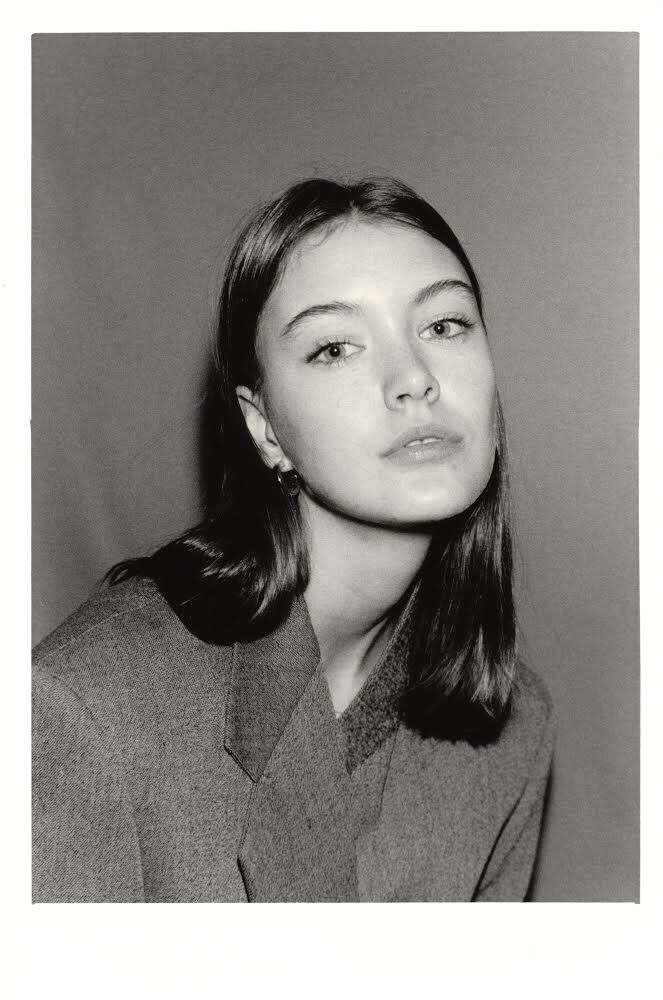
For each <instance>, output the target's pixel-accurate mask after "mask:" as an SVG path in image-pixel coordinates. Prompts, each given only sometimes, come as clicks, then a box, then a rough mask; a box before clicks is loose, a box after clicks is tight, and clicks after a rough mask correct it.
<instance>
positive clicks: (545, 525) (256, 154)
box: [32, 33, 638, 900]
mask: <svg viewBox="0 0 663 1000" xmlns="http://www.w3.org/2000/svg"><path fill="white" fill-rule="evenodd" d="M637 52H638V40H637V36H636V35H633V34H576V33H567V34H564V33H561V34H339V35H308V34H295V35H268V34H265V35H261V34H257V35H256V34H254V35H243V34H232V35H231V34H226V35H223V34H222V35H186V36H183V35H95V36H92V35H46V36H45V35H41V36H36V37H35V39H34V83H33V95H34V97H33V100H34V173H33V179H34V282H33V289H34V335H33V346H34V369H33V420H32V430H33V448H34V455H33V471H34V488H33V518H34V532H33V576H34V638H35V640H37V639H39V638H41V637H42V636H43V635H44V634H45V633H46V632H47V631H49V630H50V629H51V628H52V627H53V626H54V625H55V624H56V623H57V622H58V621H59V620H60V619H61V618H63V617H64V616H65V615H66V614H67V613H68V612H70V611H71V610H72V609H73V608H74V607H75V606H76V605H77V604H78V603H80V602H81V601H82V599H83V598H84V597H85V596H86V594H87V592H88V591H89V589H90V588H91V587H92V585H93V584H94V582H95V581H96V580H97V579H98V578H99V576H100V575H101V574H102V573H103V572H104V571H105V570H106V569H107V568H108V566H109V565H110V564H111V563H113V562H114V561H116V560H118V559H120V558H123V557H125V556H129V555H132V554H138V553H140V552H145V551H149V550H150V549H152V548H153V547H155V546H156V545H158V544H159V543H161V542H163V541H165V540H166V539H168V538H169V537H171V536H172V535H173V534H174V533H175V532H179V531H180V530H183V529H184V528H185V527H187V526H188V525H189V524H190V523H192V522H193V521H194V520H195V519H196V517H197V516H198V514H199V511H200V506H199V485H200V475H199V462H198V442H197V422H198V413H199V409H200V400H201V394H202V384H201V377H202V369H203V361H204V357H205V354H206V351H207V347H208V343H209V338H210V322H211V316H212V312H213V307H214V298H215V295H216V292H217V290H218V284H219V275H220V273H221V269H222V264H223V256H224V253H225V251H226V249H227V246H228V244H229V242H230V240H231V238H232V235H233V232H234V230H235V228H236V224H237V222H238V220H239V219H240V217H241V216H242V215H243V214H244V213H245V212H246V211H247V210H248V209H250V208H251V207H252V206H253V205H254V204H255V202H256V201H257V200H259V199H261V198H264V197H267V196H271V195H272V194H274V193H275V192H276V191H277V190H278V189H279V188H281V187H283V186H285V185H286V184H288V183H290V182H291V181H293V180H294V179H298V178H301V177H304V176H307V175H309V174H312V173H332V174H339V173H341V174H351V175H357V174H363V173H366V172H387V173H393V174H396V175H397V176H400V177H401V178H403V179H404V180H406V181H408V182H409V183H411V184H412V185H413V186H414V187H415V188H416V189H417V190H419V192H420V193H421V194H423V195H424V196H425V197H427V198H428V199H429V200H431V201H432V202H433V203H434V204H435V205H436V207H438V208H439V209H440V210H441V212H442V213H443V214H444V215H445V216H446V217H447V219H448V220H449V222H450V223H451V225H452V226H453V227H454V228H455V229H456V231H457V232H458V234H459V236H460V238H461V240H462V241H463V242H464V244H465V246H466V248H467V250H468V252H469V255H470V258H471V260H472V261H473V263H474V265H475V268H476V269H477V271H478V274H479V278H480V280H481V282H482V285H483V289H484V293H485V299H486V312H487V321H488V325H489V335H490V337H491V341H492V345H493V350H494V354H495V360H496V365H497V369H498V377H499V379H500V384H501V392H502V396H503V401H504V407H505V412H506V418H507V422H508V430H509V432H510V441H511V452H512V466H513V485H514V494H515V500H516V508H517V528H518V532H519V539H520V544H519V550H520V559H519V579H518V593H519V599H520V617H521V623H522V630H523V641H522V646H523V650H524V652H525V654H526V657H527V659H528V660H529V662H530V663H531V665H532V666H533V667H534V668H535V669H536V670H537V671H538V672H539V673H540V674H541V676H542V677H543V678H544V679H545V680H546V681H547V683H548V685H549V687H550V688H551V690H552V693H553V696H554V698H555V701H556V703H557V706H558V710H559V714H560V728H559V736H558V748H557V754H556V766H555V773H554V781H553V785H552V792H551V799H550V808H549V814H548V822H547V826H546V830H545V836H544V842H543V850H542V856H541V862H540V866H539V871H538V877H537V880H536V887H535V891H534V899H536V900H633V899H636V898H637V894H638V603H637V569H638V567H637V478H636V463H637V301H638V299H637V163H638V160H637V79H638V78H637Z"/></svg>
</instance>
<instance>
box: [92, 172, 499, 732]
mask: <svg viewBox="0 0 663 1000" xmlns="http://www.w3.org/2000/svg"><path fill="white" fill-rule="evenodd" d="M351 215H358V216H360V217H366V218H369V219H373V220H378V221H379V220H385V221H391V222H393V221H396V222H400V223H403V224H405V225H408V226H413V227H415V228H416V229H419V230H422V231H423V232H425V233H427V234H428V235H430V236H432V237H433V239H435V240H437V241H439V242H440V243H442V244H443V245H444V246H445V247H447V248H448V249H449V250H451V252H452V253H453V254H454V255H455V256H456V257H457V259H458V260H459V261H460V263H461V264H462V265H463V268H464V269H465V271H466V273H467V276H468V278H469V280H470V283H471V285H472V288H473V290H474V295H475V297H476V301H477V305H478V308H479V311H480V312H481V314H482V315H483V307H482V300H481V291H480V288H479V283H478V281H477V278H476V275H475V273H474V270H473V268H472V265H471V264H470V262H469V260H468V258H467V256H466V254H465V251H464V250H463V248H462V246H461V245H460V242H459V241H458V239H457V237H456V236H455V234H454V233H453V232H452V230H451V228H450V227H449V226H448V225H447V223H446V222H445V221H444V219H443V218H442V217H441V216H440V215H439V214H438V213H437V212H436V211H435V209H433V208H432V207H431V206H430V205H429V204H428V203H427V202H426V201H424V200H423V199H422V198H420V197H419V196H418V195H417V194H415V192H414V191H412V190H411V189H410V188H409V187H407V186H406V185H405V184H402V183H401V182H399V181H396V180H394V179H392V178H388V177H385V178H368V179H365V180H362V181H360V182H358V183H355V184H341V183H337V182H334V181H331V180H324V179H312V180H307V181H303V182H301V183H299V184H295V185H293V186H292V187H290V188H289V189H288V190H287V191H285V193H284V194H282V195H281V196H280V197H279V198H277V199H276V200H274V201H272V202H270V203H269V204H267V205H265V206H263V207H261V208H260V209H259V210H257V211H256V212H255V214H254V215H253V216H252V217H251V218H250V219H249V221H248V223H247V224H246V226H245V227H244V229H243V230H242V232H241V233H240V235H239V237H238V239H237V240H236V242H235V245H234V248H233V250H232V253H231V255H230V259H229V262H228V266H227V269H226V274H225V279H224V282H223V289H222V292H221V299H220V308H219V322H218V335H217V340H216V346H215V364H216V373H217V379H216V388H215V391H216V393H217V394H218V413H219V421H218V426H217V428H216V433H218V454H219V456H220V461H221V463H222V470H221V473H222V474H221V476H220V477H219V483H220V489H219V491H218V496H217V497H216V498H215V501H214V502H213V503H211V505H210V506H209V509H208V511H207V514H206V516H205V518H204V520H203V521H202V522H201V523H200V524H199V525H198V526H197V527H195V528H194V529H193V530H191V531H189V532H187V533H186V534H184V535H182V536H181V537H180V538H177V539H175V540H174V541H172V542H170V543H169V544H167V545H165V546H164V547H163V548H161V549H159V550H158V551H157V552H156V553H155V554H154V555H152V556H150V557H147V558H144V559H134V560H128V561H126V562H124V563H120V564H119V565H118V566H116V567H114V568H113V569H112V570H111V571H110V573H109V575H108V576H109V579H110V581H111V582H117V581H119V580H121V579H124V578H126V577H128V576H132V575H146V576H150V577H152V578H153V579H154V580H155V582H156V584H157V586H158V587H159V589H160V591H161V592H162V593H163V595H164V596H165V598H166V599H167V601H168V602H169V604H170V605H171V607H172V608H173V610H174V611H175V612H176V613H177V615H178V616H179V617H180V619H181V620H182V622H183V623H184V624H185V625H186V627H187V628H188V629H189V630H190V631H191V632H193V633H194V634H195V635H197V636H198V637H200V638H202V639H204V640H205V641H208V642H213V643H230V642H233V641H236V640H238V639H239V640H247V639H251V638H256V637H258V636H261V635H265V634H267V633H269V632H271V631H272V630H273V629H274V628H276V626H277V625H279V624H280V623H281V622H282V621H283V620H284V619H285V618H286V616H287V615H288V612H289V610H290V607H291V604H292V601H293V599H294V597H295V595H297V594H300V593H302V592H303V591H304V589H305V588H306V585H307V583H308V576H309V564H308V555H307V552H306V551H305V545H304V541H303V532H302V530H301V528H302V526H301V522H300V517H299V512H298V507H297V504H296V503H293V502H292V500H291V499H290V498H289V497H288V496H287V495H286V493H285V492H284V491H283V490H282V489H281V487H280V486H279V484H278V483H277V481H276V478H275V476H274V474H273V472H272V471H271V470H270V469H268V468H267V466H266V465H265V464H264V462H263V461H262V459H261V457H260V455H259V453H258V450H257V448H256V447H255V445H254V442H253V439H252V438H251V436H250V434H249V432H248V430H247V427H246V424H245V422H244V418H243V416H242V413H241V410H240V407H239V404H238V401H237V397H236V394H235V387H236V386H237V385H240V384H242V385H246V386H249V387H251V388H255V387H257V386H258V385H259V382H260V370H259V365H258V360H257V357H256V351H255V334H256V328H257V325H258V320H259V317H260V314H261V311H262V309H263V307H264V305H265V303H266V302H267V299H268V297H269V295H270V293H271V291H272V289H273V288H274V287H275V284H276V282H277V280H278V278H279V276H280V274H281V273H282V270H283V268H284V266H285V263H286V261H287V259H288V255H289V253H290V252H291V250H292V249H293V248H294V247H295V245H296V244H297V243H298V242H299V241H300V240H301V239H302V238H303V237H304V236H306V235H308V234H309V233H311V232H312V231H313V230H316V229H319V228H320V227H325V226H329V225H330V224H333V223H336V222H339V221H342V220H343V219H346V218H347V217H348V216H351ZM497 405H498V434H497V440H498V443H497V449H496V456H495V462H494V466H493V470H492V474H491V477H490V480H489V482H488V484H487V486H486V488H485V489H484V491H483V493H482V494H481V496H480V497H479V498H478V499H477V500H476V501H475V502H474V503H473V504H472V506H471V507H470V508H469V509H468V510H467V511H464V512H463V513H462V514H460V515H457V516H456V517H454V518H451V519H450V520H448V521H445V522H442V523H441V524H440V526H439V528H438V531H437V534H436V537H435V538H434V539H433V541H432V543H431V546H430V549H429V552H428V555H427V557H426V560H425V562H424V565H423V567H422V570H421V573H420V576H419V585H418V590H417V595H416V597H415V600H414V606H413V610H412V617H411V619H410V628H411V646H410V648H411V658H410V686H409V688H408V690H407V692H406V694H405V695H404V697H403V699H402V702H401V708H402V717H403V720H404V722H405V723H406V724H408V725H409V726H411V727H412V728H415V729H417V730H418V731H420V732H421V733H423V734H424V735H435V736H438V737H442V738H450V739H459V738H460V739H467V740H470V741H471V742H473V743H484V742H488V741H489V740H491V739H493V738H494V737H495V736H496V735H497V734H498V732H499V730H500V728H501V725H502V723H503V721H504V719H505V718H506V715H507V714H508V709H509V703H510V694H511V687H512V680H513V674H514V667H515V634H516V625H515V612H514V604H513V594H512V551H511V535H510V527H509V499H508V485H507V472H506V438H505V431H504V421H503V417H502V411H501V406H500V403H499V399H498V404H497Z"/></svg>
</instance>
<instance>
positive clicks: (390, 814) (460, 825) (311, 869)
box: [33, 580, 554, 902]
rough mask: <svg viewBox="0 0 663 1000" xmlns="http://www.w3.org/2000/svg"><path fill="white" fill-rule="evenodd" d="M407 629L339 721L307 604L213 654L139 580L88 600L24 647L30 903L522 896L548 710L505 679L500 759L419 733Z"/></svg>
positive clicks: (548, 741)
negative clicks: (507, 706) (29, 667)
mask: <svg viewBox="0 0 663 1000" xmlns="http://www.w3.org/2000/svg"><path fill="white" fill-rule="evenodd" d="M404 622H405V623H406V622H407V616H404V617H403V618H402V620H401V623H399V626H398V627H397V628H396V630H395V632H394V635H393V636H392V639H391V641H390V643H389V645H388V647H387V650H386V651H385V654H384V656H383V658H382V661H381V663H380V664H379V665H378V666H377V667H376V669H375V670H374V671H373V673H372V674H371V676H370V677H369V679H368V680H367V682H366V684H365V685H364V687H363V688H362V691H361V692H359V694H358V695H357V697H356V698H355V699H354V700H353V702H352V703H351V704H350V705H349V706H348V708H347V709H346V710H345V712H344V713H343V714H342V715H341V717H340V718H339V719H337V718H336V716H335V713H334V710H333V705H332V702H331V698H330V695H329V690H328V687H327V684H326V681H325V679H324V674H323V672H322V669H321V667H320V664H319V650H318V647H317V643H316V641H315V636H314V634H313V630H312V628H311V624H310V620H309V618H308V614H307V611H306V605H305V602H304V601H303V600H299V601H297V602H296V603H295V605H294V606H293V610H292V613H291V615H290V617H289V618H288V620H287V621H286V622H285V623H284V624H283V625H282V626H281V628H280V629H278V630H277V631H276V632H275V633H274V634H272V635H271V636H268V637H267V638H266V639H262V640H260V641H259V642H254V643H245V644H240V643H238V644H236V645H235V646H234V647H230V646H228V647H224V646H213V645H210V644H206V643H204V642H202V641H201V640H199V639H197V638H196V637H194V636H193V635H191V634H190V633H189V632H188V631H187V630H186V629H185V628H184V626H183V625H182V623H181V622H180V621H179V619H178V618H177V616H176V615H175V614H174V613H173V612H172V610H171V609H170V608H169V607H168V605H167V604H166V602H165V601H164V600H163V598H162V597H161V595H160V594H159V592H158V591H157V589H156V587H155V586H154V585H153V584H152V583H151V582H149V581H141V580H131V581H127V582H125V583H122V584H119V585H117V586H115V587H112V588H110V589H108V590H100V591H98V592H97V593H96V594H94V595H93V596H92V597H91V598H90V599H89V600H88V601H87V602H86V603H85V604H84V605H83V606H82V607H81V608H80V609H79V610H78V611H77V612H75V613H74V614H73V615H72V616H71V617H70V618H69V619H68V620H67V621H66V622H64V623H63V624H62V625H61V626H60V627H59V628H57V629H56V630H55V631H54V632H53V633H52V634H51V635H50V636H48V637H47V638H46V639H45V640H44V641H43V642H42V643H40V645H39V646H38V647H37V649H36V650H35V656H34V662H35V666H34V709H33V720H34V735H33V767H34V772H33V798H34V818H33V899H34V900H35V901H36V902H42V901H43V902H214V901H217V902H246V901H247V900H248V901H254V902H258V901H324V900H326V901H394V902H396V901H409V900H420V901H470V900H476V901H484V900H485V901H505V900H513V901H517V900H522V899H523V898H524V897H525V894H526V891H527V886H528V883H529V879H530V875H531V871H532V866H533V863H534V859H535V854H536V848H537V841H538V835H539V829H540V823H541V814H542V807H543V799H544V792H545V788H546V782H547V777H548V773H549V769H550V761H551V754H552V746H553V733H554V713H553V711H552V706H551V703H550V698H549V696H548V694H547V691H546V689H545V687H544V685H543V684H542V683H541V681H540V680H539V679H538V678H537V677H536V675H535V674H533V673H532V672H531V671H530V670H528V669H527V668H526V667H524V666H523V665H519V669H518V674H517V678H516V684H515V688H514V700H513V711H512V714H511V718H510V719H509V721H508V722H507V724H506V726H505V728H504V730H503V732H502V734H501V736H500V738H499V739H498V740H497V741H496V742H495V743H494V744H491V745H490V746H487V747H478V748H474V747H471V746H469V745H468V744H466V743H463V742H457V743H449V742H446V741H440V740H434V739H430V738H424V737H421V736H420V735H418V734H416V733H414V732H412V731H410V730H409V729H407V728H406V727H404V726H403V725H402V724H400V723H399V720H398V717H397V714H396V713H395V711H394V705H395V699H396V697H397V693H398V692H399V691H400V690H401V689H402V685H403V683H404V682H405V679H406V678H405V667H404V663H405V657H404V655H403V654H404V652H405V650H406V648H407V627H406V625H405V624H403V623H404Z"/></svg>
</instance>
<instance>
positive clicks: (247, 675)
mask: <svg viewBox="0 0 663 1000" xmlns="http://www.w3.org/2000/svg"><path fill="white" fill-rule="evenodd" d="M415 598H416V588H415V589H414V591H413V592H412V593H411V594H410V596H409V598H408V600H407V602H406V603H405V605H404V607H403V609H402V611H401V614H400V616H399V619H398V621H397V623H396V626H395V628H394V631H393V633H392V636H391V638H390V640H389V643H388V644H387V647H386V649H385V651H384V653H383V655H382V657H381V659H380V661H379V663H378V664H377V665H376V667H375V668H374V669H373V671H372V673H371V675H370V676H369V678H368V679H367V681H366V683H365V684H364V686H363V687H362V689H361V690H360V691H359V692H358V694H357V695H356V697H355V698H354V699H353V700H352V701H351V702H350V704H349V705H348V706H347V707H346V709H345V710H344V711H343V713H342V714H341V715H340V717H339V719H338V739H340V740H341V742H342V743H344V745H345V756H346V766H347V769H348V770H349V771H354V770H355V769H356V768H357V767H358V766H359V765H361V764H362V763H363V762H364V761H365V760H366V759H367V758H368V757H370V755H371V754H372V753H374V752H375V751H376V750H377V749H378V747H379V746H381V744H382V743H383V742H384V741H385V740H386V739H387V737H389V736H390V735H391V734H392V733H394V732H395V731H396V730H397V729H398V725H399V722H400V716H399V696H400V695H401V694H402V692H403V691H404V690H405V688H406V686H407V684H408V682H409V673H408V647H409V644H410V637H411V628H412V621H411V614H412V609H413V606H414V602H415ZM319 663H320V649H319V646H318V642H317V639H316V637H315V633H314V631H313V626H312V625H311V620H310V618H309V614H308V609H307V607H306V602H305V600H304V598H303V597H297V598H295V600H294V602H293V605H292V609H291V611H290V614H289V616H288V618H287V619H286V620H285V621H284V622H283V623H282V624H281V625H280V626H279V627H278V628H277V629H276V631H274V632H272V633H271V634H270V635H267V636H265V637H264V638H261V639H257V640H254V641H253V642H248V643H240V642H238V643H236V644H235V647H234V650H233V663H232V675H231V682H230V692H229V698H228V703H227V709H226V725H225V747H226V749H227V751H228V752H229V753H230V754H231V756H232V757H233V758H234V759H235V760H236V761H237V763H238V764H239V765H240V766H241V767H242V768H243V769H244V770H245V771H246V773H247V774H248V775H249V776H250V777H251V778H252V780H253V781H259V779H260V778H261V777H262V774H263V772H264V770H265V768H266V766H267V763H268V761H269V759H270V757H271V756H272V754H273V752H274V750H275V748H276V746H277V745H278V743H279V740H280V739H281V737H282V735H283V733H284V732H285V730H286V727H287V726H288V723H289V722H290V719H291V718H292V715H293V712H294V710H295V708H296V706H297V704H298V703H299V701H300V700H301V698H302V695H303V694H304V691H305V690H306V687H307V685H308V684H309V683H310V682H311V680H312V679H313V676H314V674H315V673H316V670H317V668H318V665H319Z"/></svg>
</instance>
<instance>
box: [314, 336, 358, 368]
mask: <svg viewBox="0 0 663 1000" xmlns="http://www.w3.org/2000/svg"><path fill="white" fill-rule="evenodd" d="M359 350H360V348H359V347H355V345H354V344H350V343H348V342H347V341H345V340H334V341H331V342H330V343H328V344H323V345H322V346H321V347H318V348H317V349H316V350H315V351H314V352H313V354H311V355H310V356H309V358H308V360H309V361H316V362H317V363H318V364H323V365H333V364H338V363H339V362H341V361H345V360H346V359H347V358H349V357H350V356H351V355H353V354H356V353H357V351H359Z"/></svg>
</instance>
